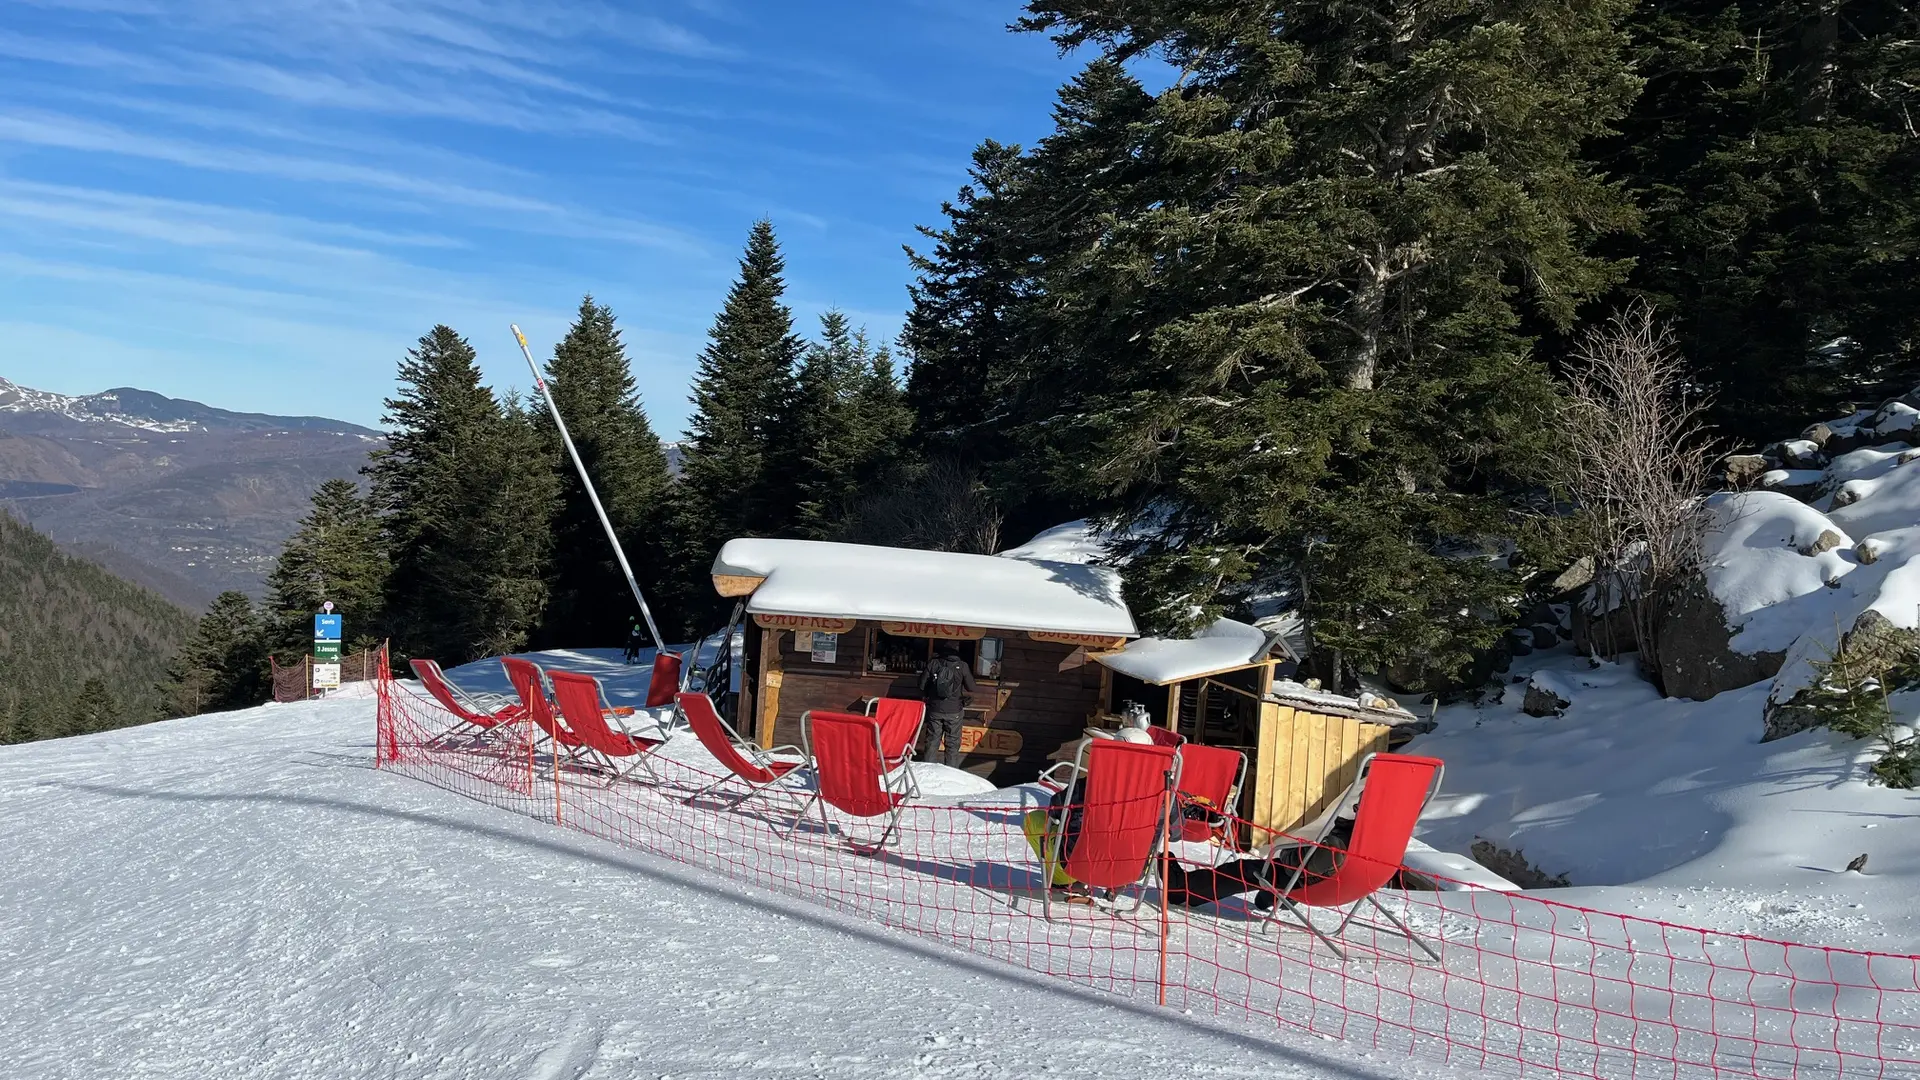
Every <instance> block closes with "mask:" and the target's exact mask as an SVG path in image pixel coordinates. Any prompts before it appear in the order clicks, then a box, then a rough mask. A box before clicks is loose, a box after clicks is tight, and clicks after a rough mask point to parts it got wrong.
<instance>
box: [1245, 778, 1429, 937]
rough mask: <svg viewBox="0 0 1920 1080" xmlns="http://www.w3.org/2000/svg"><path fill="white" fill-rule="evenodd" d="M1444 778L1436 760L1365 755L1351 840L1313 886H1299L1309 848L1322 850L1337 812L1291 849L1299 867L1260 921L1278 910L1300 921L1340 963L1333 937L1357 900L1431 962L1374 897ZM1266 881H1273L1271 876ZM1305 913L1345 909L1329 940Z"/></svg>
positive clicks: (1275, 919)
mask: <svg viewBox="0 0 1920 1080" xmlns="http://www.w3.org/2000/svg"><path fill="white" fill-rule="evenodd" d="M1445 772H1446V766H1445V764H1444V763H1443V762H1441V760H1440V759H1439V758H1430V757H1415V756H1413V755H1411V754H1369V755H1367V757H1366V758H1365V760H1363V761H1361V763H1360V774H1359V776H1358V777H1357V778H1356V779H1355V780H1354V783H1355V784H1357V785H1360V801H1359V805H1358V806H1357V807H1356V808H1355V809H1354V813H1353V835H1352V836H1351V837H1350V838H1349V839H1348V841H1347V847H1346V851H1345V852H1344V853H1342V852H1340V851H1338V850H1335V852H1334V858H1335V860H1336V862H1335V865H1334V870H1333V873H1331V874H1329V875H1327V876H1326V877H1323V878H1318V877H1317V878H1316V879H1315V880H1312V881H1306V882H1302V880H1301V878H1302V876H1303V875H1305V873H1306V862H1307V859H1306V856H1307V854H1308V852H1309V851H1310V850H1311V849H1312V848H1313V847H1327V846H1328V845H1326V844H1325V843H1323V841H1324V840H1325V839H1326V834H1327V831H1330V830H1331V829H1332V828H1333V825H1334V822H1336V821H1338V820H1339V817H1338V815H1337V814H1334V815H1329V816H1328V819H1327V828H1326V830H1323V831H1322V833H1321V835H1320V837H1319V838H1318V839H1317V840H1316V841H1315V842H1314V843H1313V844H1312V845H1310V846H1308V847H1304V848H1293V849H1290V850H1292V851H1294V852H1295V859H1294V861H1295V862H1296V863H1297V864H1298V865H1297V866H1296V867H1295V869H1294V870H1293V873H1292V874H1291V876H1289V877H1288V878H1287V879H1286V883H1285V885H1284V887H1283V888H1281V890H1280V894H1279V898H1280V903H1278V904H1275V905H1274V909H1273V912H1272V914H1271V915H1269V916H1268V920H1267V921H1268V922H1269V923H1274V924H1275V925H1277V924H1278V918H1279V915H1280V911H1281V909H1282V907H1284V908H1285V909H1286V911H1287V912H1288V913H1289V914H1291V915H1292V916H1293V917H1294V918H1296V919H1298V920H1299V921H1300V925H1302V926H1304V927H1306V928H1307V930H1308V931H1309V932H1311V933H1312V934H1313V936H1314V937H1316V938H1319V939H1320V940H1321V941H1322V942H1324V943H1325V944H1326V946H1327V948H1329V949H1332V950H1333V955H1335V956H1337V957H1339V958H1340V959H1342V960H1345V959H1346V958H1347V954H1346V953H1345V952H1342V951H1341V949H1340V946H1339V945H1337V944H1335V943H1334V940H1333V939H1334V938H1335V937H1338V936H1339V935H1340V934H1341V933H1342V932H1343V931H1345V930H1346V928H1347V924H1349V923H1351V922H1352V921H1353V917H1354V916H1355V915H1357V914H1359V912H1360V904H1361V903H1362V902H1363V901H1364V902H1366V903H1370V904H1372V905H1373V907H1374V910H1376V911H1378V912H1379V913H1380V914H1382V915H1384V916H1386V918H1387V921H1388V922H1390V923H1392V924H1393V928H1394V929H1395V930H1397V931H1398V932H1399V933H1400V934H1401V935H1402V936H1404V937H1405V938H1406V939H1407V940H1408V941H1411V942H1413V944H1415V945H1417V946H1419V948H1420V951H1421V952H1424V953H1426V954H1427V956H1428V957H1429V958H1431V959H1432V960H1434V961H1436V962H1437V961H1438V960H1439V959H1440V954H1439V953H1436V952H1434V951H1433V949H1432V948H1431V947H1429V946H1428V945H1427V943H1426V942H1424V941H1422V940H1420V937H1419V935H1417V934H1415V933H1414V932H1413V930H1412V929H1411V928H1409V927H1408V926H1407V924H1405V923H1403V922H1401V921H1400V920H1399V918H1397V917H1396V916H1395V915H1394V914H1393V912H1391V911H1388V910H1387V909H1386V906H1385V905H1383V904H1381V903H1380V901H1379V899H1377V898H1376V897H1375V896H1374V894H1375V893H1377V892H1379V891H1380V890H1381V889H1382V888H1384V887H1385V886H1386V884H1387V883H1388V882H1390V881H1392V880H1393V878H1394V875H1395V874H1398V873H1399V872H1400V868H1401V865H1402V862H1403V860H1405V859H1406V857H1407V842H1408V841H1410V840H1412V839H1413V827H1414V825H1415V824H1416V823H1418V822H1419V820H1420V814H1421V812H1422V811H1423V810H1425V809H1426V807H1427V803H1428V802H1429V801H1431V800H1432V799H1433V796H1434V795H1435V793H1437V792H1438V791H1439V790H1440V781H1441V778H1442V777H1443V776H1444V775H1445ZM1349 790H1351V789H1349ZM1342 801H1345V800H1344V799H1343V800H1342ZM1276 854H1277V852H1276ZM1268 880H1269V881H1272V880H1277V879H1276V878H1275V877H1273V876H1272V875H1271V874H1270V875H1269V877H1268ZM1311 907H1324V908H1340V907H1345V908H1346V909H1347V910H1346V913H1345V915H1344V916H1343V917H1342V918H1341V920H1340V925H1339V926H1337V927H1334V930H1333V933H1332V934H1328V933H1327V932H1326V931H1324V930H1322V929H1320V927H1318V926H1316V925H1314V922H1313V920H1312V918H1310V917H1309V916H1308V914H1307V912H1306V911H1305V910H1304V909H1306V908H1311Z"/></svg>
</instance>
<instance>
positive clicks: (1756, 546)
mask: <svg viewBox="0 0 1920 1080" xmlns="http://www.w3.org/2000/svg"><path fill="white" fill-rule="evenodd" d="M1708 511H1709V514H1710V518H1709V523H1708V526H1707V530H1706V535H1705V537H1704V540H1703V545H1704V550H1703V552H1702V554H1703V555H1704V557H1705V561H1706V576H1707V588H1708V590H1709V591H1710V592H1712V593H1713V596H1714V598H1715V599H1717V600H1719V601H1720V606H1721V607H1722V608H1723V609H1724V610H1725V612H1726V616H1727V626H1728V628H1729V629H1732V630H1735V631H1737V633H1736V634H1735V636H1734V638H1733V641H1732V646H1733V648H1734V649H1735V650H1737V651H1739V652H1742V653H1747V654H1753V653H1760V652H1785V651H1786V650H1787V649H1788V648H1790V647H1792V645H1793V643H1794V641H1795V640H1797V639H1798V638H1799V637H1800V635H1801V633H1803V632H1804V631H1805V630H1806V627H1807V624H1808V620H1809V619H1810V618H1814V617H1816V616H1819V615H1824V614H1826V611H1825V610H1824V606H1825V604H1826V597H1825V595H1824V594H1825V593H1826V591H1827V582H1828V581H1830V580H1832V579H1834V578H1837V577H1839V576H1841V575H1844V574H1845V573H1846V572H1847V571H1848V570H1850V569H1852V568H1853V566H1854V563H1853V561H1852V553H1851V552H1845V553H1843V549H1844V548H1845V547H1850V546H1851V545H1852V543H1853V541H1852V540H1851V539H1849V538H1848V537H1847V535H1846V533H1845V532H1843V531H1841V530H1839V529H1837V528H1835V526H1834V524H1833V522H1831V521H1829V520H1828V519H1827V516H1826V515H1825V514H1822V513H1821V512H1820V511H1818V510H1815V509H1814V508H1813V507H1811V506H1808V505H1807V504H1805V503H1803V502H1800V501H1799V500H1797V499H1792V498H1788V497H1787V496H1785V495H1781V494H1778V493H1777V492H1771V491H1753V492H1742V493H1738V494H1728V495H1716V496H1714V497H1713V498H1712V499H1710V500H1709V501H1708ZM1827 533H1833V534H1835V535H1837V536H1838V537H1839V545H1840V546H1838V547H1834V548H1832V549H1830V550H1827V551H1822V552H1819V553H1817V554H1813V555H1807V554H1803V552H1806V551H1810V550H1812V549H1814V548H1815V547H1816V546H1817V545H1818V544H1819V543H1820V540H1821V538H1822V537H1823V536H1825V535H1826V534H1827ZM1809 598H1811V599H1809Z"/></svg>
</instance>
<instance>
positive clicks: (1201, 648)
mask: <svg viewBox="0 0 1920 1080" xmlns="http://www.w3.org/2000/svg"><path fill="white" fill-rule="evenodd" d="M1268 640H1269V639H1268V637H1267V632H1266V631H1264V630H1261V629H1259V628H1258V627H1253V626H1248V625H1247V624H1246V623H1243V622H1234V621H1233V620H1232V619H1221V620H1220V621H1218V622H1216V623H1214V624H1213V625H1212V626H1209V627H1207V628H1206V629H1204V630H1202V631H1200V632H1199V633H1198V634H1195V635H1194V636H1192V637H1190V638H1183V639H1171V638H1141V639H1139V640H1138V641H1129V642H1127V647H1126V648H1124V649H1121V650H1120V651H1119V652H1113V653H1105V654H1101V655H1096V656H1095V657H1094V659H1095V660H1097V661H1099V662H1100V663H1102V664H1105V665H1106V666H1107V667H1109V668H1112V669H1113V670H1115V671H1117V672H1119V673H1120V674H1122V675H1131V676H1133V677H1134V678H1136V679H1139V680H1140V681H1141V682H1146V683H1153V684H1155V685H1157V686H1164V685H1166V684H1168V683H1176V682H1179V681H1181V680H1182V679H1191V678H1195V677H1197V676H1200V675H1213V674H1216V673H1218V672H1222V671H1232V670H1233V669H1234V668H1242V667H1246V666H1247V665H1249V664H1253V663H1257V662H1259V661H1261V660H1265V659H1266V658H1267V648H1268Z"/></svg>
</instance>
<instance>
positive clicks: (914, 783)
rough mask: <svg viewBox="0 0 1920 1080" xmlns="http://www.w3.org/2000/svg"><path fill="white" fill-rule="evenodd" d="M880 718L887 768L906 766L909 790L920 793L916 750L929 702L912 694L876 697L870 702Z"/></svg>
mask: <svg viewBox="0 0 1920 1080" xmlns="http://www.w3.org/2000/svg"><path fill="white" fill-rule="evenodd" d="M868 707H869V708H870V709H872V710H873V718H874V719H875V720H878V721H879V722H880V756H881V757H883V758H885V759H886V763H887V770H888V771H889V772H891V771H892V770H894V769H905V770H906V774H907V791H908V792H909V793H910V794H912V795H913V796H914V797H915V798H919V796H920V781H919V780H918V779H917V778H915V777H914V775H913V753H914V751H915V750H917V749H919V747H920V730H921V728H923V727H925V726H926V723H927V703H926V702H924V701H915V700H913V699H911V698H890V697H883V698H876V699H874V701H873V702H872V704H871V705H869V706H868Z"/></svg>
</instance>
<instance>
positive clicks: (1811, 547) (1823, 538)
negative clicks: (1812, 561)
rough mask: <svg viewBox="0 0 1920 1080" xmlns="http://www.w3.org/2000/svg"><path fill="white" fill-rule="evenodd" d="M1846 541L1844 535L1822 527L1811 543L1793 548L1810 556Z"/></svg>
mask: <svg viewBox="0 0 1920 1080" xmlns="http://www.w3.org/2000/svg"><path fill="white" fill-rule="evenodd" d="M1846 542H1847V538H1846V537H1844V536H1841V535H1840V534H1839V533H1837V532H1834V531H1833V530H1832V529H1823V530H1821V533H1820V535H1819V536H1818V537H1816V538H1814V541H1813V543H1811V544H1807V545H1805V546H1803V547H1799V548H1795V549H1794V550H1796V551H1798V552H1799V553H1800V554H1802V555H1806V556H1808V557H1812V556H1814V555H1818V554H1820V553H1821V552H1823V551H1832V550H1833V549H1834V548H1837V547H1839V546H1840V545H1842V544H1844V543H1846Z"/></svg>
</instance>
